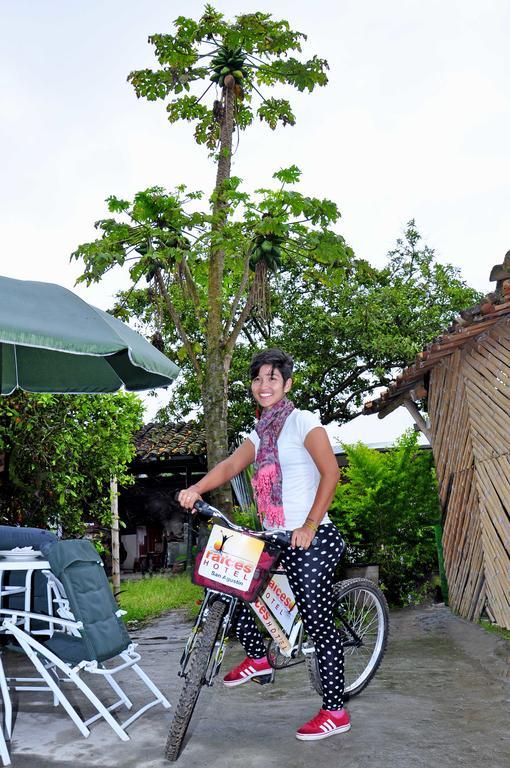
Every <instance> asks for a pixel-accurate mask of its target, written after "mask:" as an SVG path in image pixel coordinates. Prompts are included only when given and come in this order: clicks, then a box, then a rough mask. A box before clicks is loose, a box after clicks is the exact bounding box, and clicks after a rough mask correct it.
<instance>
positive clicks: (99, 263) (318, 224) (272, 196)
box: [72, 166, 353, 395]
mask: <svg viewBox="0 0 510 768" xmlns="http://www.w3.org/2000/svg"><path fill="white" fill-rule="evenodd" d="M299 176H300V172H299V169H298V168H296V166H292V167H291V168H289V169H281V170H280V171H278V172H277V173H276V174H275V178H276V179H277V180H278V181H279V182H281V185H280V186H279V188H278V189H271V188H263V189H259V190H257V192H256V193H255V194H253V195H250V194H249V193H248V192H247V191H246V190H244V189H243V187H242V184H241V180H240V179H238V178H236V177H232V178H229V179H228V180H226V181H225V182H224V184H223V185H222V188H221V196H222V200H223V203H224V207H223V209H222V214H221V215H222V216H224V215H225V213H226V214H227V218H226V220H225V221H224V223H223V225H222V226H221V228H216V227H214V226H213V224H214V223H215V220H216V218H217V215H216V214H214V213H211V210H210V209H209V208H206V209H205V210H200V209H199V208H198V204H199V201H200V199H201V196H202V195H201V192H191V191H189V190H187V189H186V187H185V186H184V185H181V186H180V187H179V188H178V189H176V190H175V191H174V192H171V193H166V192H165V191H164V190H163V189H162V188H160V187H152V188H149V189H146V190H144V191H142V192H139V193H137V194H136V195H135V197H134V199H133V200H132V201H126V200H119V199H118V198H116V197H113V196H111V197H109V198H108V200H107V203H108V208H109V211H110V212H112V213H117V214H118V215H117V217H116V218H105V219H100V220H99V221H98V222H96V228H97V229H98V230H99V231H100V232H101V237H100V238H99V239H97V240H94V241H92V242H89V243H83V244H82V245H80V246H79V247H78V248H77V249H76V251H75V252H74V253H73V255H72V258H75V259H81V260H82V261H83V263H84V267H85V268H84V272H83V275H82V276H81V277H80V278H79V279H80V280H81V281H85V282H86V283H87V284H90V283H91V282H94V281H98V280H100V279H101V277H102V276H103V275H104V274H106V273H107V272H108V271H109V270H111V269H112V268H113V267H122V266H125V267H127V268H128V269H129V273H130V276H131V279H132V281H133V286H132V288H131V289H130V290H129V291H127V292H125V293H123V294H119V296H118V298H119V302H118V305H117V307H116V308H115V313H116V314H117V315H118V316H119V317H121V318H122V319H124V320H127V319H128V318H129V317H133V316H134V317H137V318H138V319H139V320H140V321H141V322H142V323H143V324H147V325H148V326H149V327H150V328H153V329H157V330H159V331H161V332H162V333H163V336H164V337H165V342H166V344H167V345H168V347H169V348H171V349H172V354H173V356H174V357H177V359H178V360H179V361H180V362H182V363H184V364H185V365H186V360H187V361H188V365H190V370H193V375H194V376H196V367H197V366H196V365H193V362H192V361H191V360H190V353H191V356H192V357H194V358H195V360H196V361H197V363H198V365H203V361H204V351H205V349H206V346H207V345H206V329H207V318H208V315H209V311H210V305H211V302H210V293H209V290H208V286H209V277H210V276H209V270H208V260H209V254H210V252H211V250H212V249H215V248H216V249H218V248H220V249H221V250H222V252H223V254H224V257H223V264H224V276H223V286H222V291H221V299H222V320H223V329H224V331H225V337H226V338H228V334H229V332H230V331H231V330H232V328H234V327H235V326H236V324H237V322H238V320H239V318H240V316H241V314H242V312H243V310H244V308H245V306H246V302H247V300H248V297H249V294H250V290H251V286H252V282H251V281H250V280H246V279H245V278H243V275H245V272H246V271H247V268H248V266H251V267H252V268H254V267H255V266H256V264H257V262H258V261H260V260H263V261H265V262H266V264H267V266H268V267H269V269H271V270H272V271H273V272H274V273H277V272H279V271H281V270H287V271H288V270H289V269H290V268H291V265H292V264H293V263H295V264H296V265H299V267H298V268H299V269H301V268H303V269H307V268H309V267H310V266H312V265H313V264H314V263H315V261H316V259H317V258H320V262H321V270H323V269H324V266H328V265H331V264H339V263H342V264H347V263H349V262H350V260H351V259H352V256H353V252H352V249H350V248H349V247H348V246H347V244H346V243H345V241H344V239H343V238H342V237H341V236H340V235H338V234H336V233H335V232H333V231H332V230H331V229H330V227H331V225H332V224H334V223H335V222H336V221H337V219H338V218H339V216H340V213H339V211H338V208H337V206H336V205H335V204H334V203H332V202H331V201H330V200H327V199H323V200H321V199H319V198H314V197H309V196H305V195H303V194H302V193H300V192H299V191H297V190H296V189H292V190H290V189H288V186H289V185H291V184H294V183H295V182H297V181H298V179H299ZM215 194H216V193H215ZM213 198H214V195H213ZM158 271H159V273H160V275H161V280H162V282H163V285H164V289H163V293H162V289H161V285H160V283H159V282H158V280H157V279H156V275H157V272H158ZM141 278H145V280H144V281H143V282H142V283H141V285H139V281H140V280H141ZM243 281H244V282H243ZM146 283H150V284H151V285H150V287H149V288H146V287H145V285H146ZM165 294H166V295H165ZM236 296H237V299H236ZM167 297H168V299H169V300H170V302H171V303H172V305H173V307H174V308H175V314H176V315H177V316H178V317H179V318H180V322H181V326H182V328H183V329H184V332H185V334H186V336H187V338H188V340H189V346H188V347H186V345H185V344H184V342H183V333H182V332H181V331H180V330H179V328H178V327H177V326H176V322H175V317H174V316H173V315H172V314H169V312H168V301H167ZM233 307H234V311H233ZM193 391H194V392H195V393H196V394H197V395H198V392H199V390H198V389H197V387H196V384H195V385H194V386H193Z"/></svg>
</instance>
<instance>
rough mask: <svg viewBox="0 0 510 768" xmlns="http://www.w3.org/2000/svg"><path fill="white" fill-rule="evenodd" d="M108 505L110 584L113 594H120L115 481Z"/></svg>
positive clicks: (117, 500)
mask: <svg viewBox="0 0 510 768" xmlns="http://www.w3.org/2000/svg"><path fill="white" fill-rule="evenodd" d="M110 503H111V510H112V583H113V594H114V595H116V594H118V593H119V592H120V538H119V494H118V489H117V479H116V478H115V477H112V479H111V480H110Z"/></svg>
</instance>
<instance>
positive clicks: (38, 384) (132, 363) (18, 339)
mask: <svg viewBox="0 0 510 768" xmlns="http://www.w3.org/2000/svg"><path fill="white" fill-rule="evenodd" d="M178 373H179V369H178V368H177V366H176V365H174V363H172V362H171V361H170V360H169V359H168V358H167V357H165V355H163V354H162V353H161V352H159V351H158V350H157V349H156V348H155V347H153V346H152V344H149V342H148V341H146V340H145V339H144V338H143V337H142V336H140V334H138V333H136V332H135V331H133V330H131V328H129V327H128V326H127V325H125V323H122V322H121V321H120V320H117V319H116V318H115V317H112V316H111V315H109V314H108V313H107V312H103V311H102V310H101V309H97V308H96V307H92V306H91V305H90V304H87V302H85V301H83V300H82V299H80V298H79V296H77V295H76V294H75V293H73V292H72V291H69V290H67V288H63V287H62V286H60V285H55V284H53V283H39V282H32V281H29V280H13V279H12V278H8V277H0V393H1V394H2V395H9V394H11V392H13V391H14V390H15V389H16V388H18V387H19V388H20V389H24V390H26V391H27V392H68V393H74V394H78V393H87V392H90V393H93V392H116V391H117V390H119V389H121V388H123V387H124V388H125V389H127V390H132V391H137V390H142V389H152V388H153V387H164V386H167V385H168V384H170V383H171V382H172V381H173V379H175V377H176V376H177V374H178Z"/></svg>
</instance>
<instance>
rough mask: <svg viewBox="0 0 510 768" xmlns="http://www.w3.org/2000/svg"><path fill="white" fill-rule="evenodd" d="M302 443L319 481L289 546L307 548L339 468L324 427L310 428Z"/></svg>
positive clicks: (327, 507) (325, 506) (329, 501)
mask: <svg viewBox="0 0 510 768" xmlns="http://www.w3.org/2000/svg"><path fill="white" fill-rule="evenodd" d="M304 445H305V448H306V450H307V451H308V453H309V454H310V456H311V457H312V460H313V462H314V464H315V466H316V467H317V469H318V470H319V474H320V481H319V486H318V488H317V493H316V494H315V499H314V502H313V504H312V508H311V509H310V511H309V513H308V517H307V518H306V521H305V523H304V524H303V525H302V526H301V528H296V529H295V530H294V531H293V532H292V544H291V546H292V547H303V548H304V549H308V547H309V546H310V544H311V543H312V540H313V538H314V536H315V531H316V530H317V528H318V527H319V525H320V524H321V521H322V519H323V518H324V516H325V515H326V512H327V511H328V509H329V507H330V504H331V501H332V499H333V496H334V495H335V489H336V486H337V483H338V479H339V477H340V470H339V469H338V464H337V461H336V457H335V454H334V453H333V449H332V448H331V444H330V442H329V438H328V434H327V432H326V430H325V429H324V427H314V429H311V430H310V432H309V433H308V434H307V436H306V437H305V442H304Z"/></svg>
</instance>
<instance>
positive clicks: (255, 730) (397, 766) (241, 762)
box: [13, 606, 510, 768]
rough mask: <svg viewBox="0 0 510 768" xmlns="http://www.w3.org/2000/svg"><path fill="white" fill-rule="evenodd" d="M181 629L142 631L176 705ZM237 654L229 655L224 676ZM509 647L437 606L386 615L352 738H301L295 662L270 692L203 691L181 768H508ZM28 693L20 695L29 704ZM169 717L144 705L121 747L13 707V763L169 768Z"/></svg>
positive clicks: (48, 714)
mask: <svg viewBox="0 0 510 768" xmlns="http://www.w3.org/2000/svg"><path fill="white" fill-rule="evenodd" d="M188 631H189V625H188V624H187V623H186V622H185V621H184V620H183V618H182V615H180V614H172V615H171V616H168V617H165V618H163V619H160V620H158V621H157V622H155V623H154V624H152V625H151V626H149V627H146V628H145V629H144V630H142V631H141V632H140V633H139V638H138V639H139V641H140V646H141V649H142V653H143V662H144V663H143V666H144V667H145V668H146V669H147V671H148V672H149V674H151V676H153V677H154V679H156V680H158V681H159V684H160V685H161V687H162V688H163V689H164V690H165V692H166V693H167V694H168V695H169V698H170V700H171V701H173V702H175V701H176V699H177V696H178V691H179V688H180V680H179V678H178V677H177V666H178V661H179V656H180V651H181V648H182V643H183V641H184V638H185V636H186V634H187V632H188ZM241 657H242V654H241V651H240V648H239V646H237V645H233V646H232V648H231V649H230V650H229V652H228V655H227V659H226V663H225V669H227V668H228V667H229V666H231V665H233V664H235V663H237V662H238V661H239V660H240V659H241ZM509 670H510V644H508V643H507V642H506V641H504V640H502V639H499V638H498V637H497V636H494V635H492V634H489V633H487V632H485V631H484V630H483V629H481V628H480V627H478V626H475V625H472V624H469V623H468V622H464V621H462V620H461V619H458V618H456V617H454V616H452V615H451V614H450V613H449V611H448V610H447V609H446V608H444V607H442V606H434V607H430V608H424V609H410V610H404V611H400V612H398V613H393V614H392V616H391V637H390V644H389V648H388V652H387V655H386V658H385V661H384V663H383V666H382V667H381V669H380V671H379V673H378V675H377V677H376V679H375V680H374V681H373V683H371V685H370V686H369V687H368V688H367V690H366V691H365V692H364V693H363V694H361V695H360V696H359V697H358V698H357V699H354V700H353V701H352V702H351V703H350V704H349V710H350V712H351V717H352V723H353V725H352V729H351V731H350V732H349V733H346V734H342V735H338V736H334V737H331V738H329V739H325V740H323V741H320V742H315V743H303V742H299V741H298V740H297V739H295V737H294V731H295V729H296V727H298V726H299V725H301V724H302V722H304V721H305V720H306V719H308V717H309V716H310V715H312V714H315V712H316V710H317V709H318V707H319V706H320V702H319V699H318V697H317V696H316V695H315V694H314V693H312V692H311V691H310V688H309V684H308V680H307V677H306V672H305V670H304V666H300V667H296V668H294V669H291V670H287V671H285V672H280V673H279V675H278V677H277V681H276V683H275V684H274V685H271V686H264V687H260V686H257V685H255V684H253V683H248V684H246V685H243V686H239V687H237V688H234V689H226V688H225V687H224V686H222V685H221V682H220V681H218V682H217V683H216V685H215V686H214V687H213V688H212V689H205V690H204V691H203V693H202V695H201V697H200V701H199V707H198V710H197V712H196V716H195V717H194V720H193V724H192V731H191V738H190V739H189V741H188V743H187V744H186V747H185V750H184V752H183V754H182V756H181V758H180V759H179V761H178V762H177V763H176V765H177V766H179V768H202V767H203V766H205V765H207V766H208V768H277V767H278V768H282V766H292V768H305V766H306V768H309V767H310V766H314V765H317V766H320V768H337V767H338V768H340V767H341V768H410V767H411V766H412V768H436V767H437V768H439V766H440V767H441V768H450V767H452V768H453V766H456V767H457V766H460V765H462V766H463V768H479V766H480V765H481V764H484V765H489V766H491V768H509V766H510V728H509V725H510V673H509ZM27 696H28V694H25V695H24V697H27ZM169 718H170V715H169V714H168V713H167V712H165V711H163V710H162V709H158V710H152V712H150V713H148V714H147V715H145V716H144V717H142V719H141V720H140V721H138V723H136V724H135V725H134V726H133V727H132V728H131V729H130V735H131V741H130V742H127V743H121V742H120V741H117V740H116V737H115V736H114V735H113V734H112V732H111V731H110V730H109V729H107V727H106V726H104V725H99V726H96V727H95V728H94V729H93V731H92V734H91V736H90V737H89V739H87V740H85V739H83V738H81V737H80V736H79V735H78V732H77V731H76V730H75V729H74V726H72V725H71V723H70V721H69V720H68V719H67V718H66V717H65V716H64V715H63V714H62V712H61V711H59V710H53V708H52V707H51V706H44V707H39V708H36V709H35V711H34V707H33V704H30V705H28V704H23V703H22V702H20V712H19V716H18V721H17V723H16V728H15V733H14V737H15V740H14V750H13V767H14V768H28V767H29V766H30V767H31V768H35V767H37V768H47V767H48V768H49V767H50V766H51V767H52V768H65V767H67V768H71V766H73V768H82V767H83V766H95V765H101V766H104V768H110V767H111V768H113V766H122V768H134V767H135V766H137V767H138V766H144V768H169V765H170V764H169V763H167V762H166V761H164V760H163V758H162V752H163V745H164V741H165V738H166V731H167V727H168V722H169Z"/></svg>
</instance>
